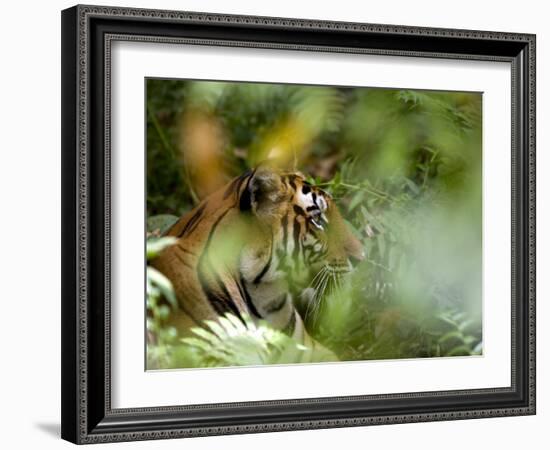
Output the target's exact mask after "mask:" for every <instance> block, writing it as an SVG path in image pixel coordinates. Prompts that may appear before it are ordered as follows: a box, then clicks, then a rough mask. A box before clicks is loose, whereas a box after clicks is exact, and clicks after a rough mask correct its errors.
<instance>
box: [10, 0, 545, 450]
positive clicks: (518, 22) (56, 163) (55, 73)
mask: <svg viewBox="0 0 550 450" xmlns="http://www.w3.org/2000/svg"><path fill="white" fill-rule="evenodd" d="M97 3H102V4H103V3H104V2H100V1H99V0H98V2H97ZM72 4H73V3H72V1H61V0H54V1H48V2H38V1H35V2H30V1H21V2H18V3H16V2H13V1H12V2H9V3H8V5H6V4H4V5H3V6H2V19H3V20H2V24H1V26H0V33H1V39H0V45H1V57H2V60H1V61H2V64H1V67H2V68H1V70H0V77H1V81H0V114H1V120H0V130H1V132H0V149H1V150H0V158H1V163H0V184H1V189H0V199H1V201H0V207H1V211H2V216H1V219H0V236H1V237H2V238H1V241H0V250H1V252H2V262H1V271H0V280H1V281H2V283H1V285H0V301H1V304H2V307H1V309H0V311H1V312H2V315H1V316H0V318H1V319H0V333H1V340H0V361H1V365H0V414H1V416H2V417H1V418H0V424H1V426H0V443H1V444H2V447H3V448H27V447H29V448H39V449H45V448H48V449H49V448H67V447H69V445H70V444H68V443H66V442H63V441H61V440H60V439H59V420H60V419H59V417H60V413H59V402H60V400H59V398H60V381H59V380H60V369H59V368H60V354H59V353H60V352H59V348H60V319H59V316H60V255H59V253H60V250H59V249H60V10H61V9H64V8H66V7H69V6H72ZM106 4H110V5H121V6H136V7H155V8H164V9H180V10H194V11H206V12H222V13H235V14H254V15H269V16H285V17H301V18H311V19H333V20H344V21H346V20H347V21H363V22H373V23H390V24H402V25H422V26H433V27H450V28H470V29H482V30H497V31H515V32H529V33H536V34H537V39H538V42H537V47H538V51H537V57H538V64H537V65H538V67H537V73H538V95H537V103H538V111H537V117H538V173H539V176H540V179H539V183H538V196H539V198H540V199H542V201H539V202H538V203H539V205H538V256H539V258H538V276H539V289H538V299H539V301H538V324H539V327H538V328H539V330H538V336H537V338H538V349H539V350H538V415H537V416H535V417H516V418H502V419H483V420H468V421H460V422H441V423H426V424H408V425H391V426H379V427H367V428H347V429H335V430H320V431H301V432H286V433H271V434H258V435H245V436H224V437H211V438H201V439H191V440H185V441H182V440H176V441H157V442H140V443H126V444H116V445H117V446H119V447H118V448H128V447H132V448H140V449H141V448H143V449H145V448H176V447H177V446H179V447H180V448H181V447H182V446H185V448H189V449H205V448H216V447H220V446H223V447H225V448H230V449H233V448H245V449H247V448H259V447H261V448H262V449H268V448H273V449H280V448H289V449H291V448H292V449H293V448H300V447H306V446H307V447H310V448H311V447H314V448H316V449H324V448H327V449H329V448H337V447H340V448H344V447H345V448H354V447H362V448H370V449H374V448H389V449H392V448H398V446H403V447H405V446H406V448H408V449H417V448H418V449H423V450H428V449H441V448H445V449H446V450H451V449H461V450H463V449H469V448H476V449H477V448H483V447H486V446H490V447H492V448H498V449H499V450H501V449H512V448H519V447H520V446H521V447H523V446H525V447H531V448H544V447H545V445H547V444H544V443H543V442H545V441H547V440H548V434H547V433H546V432H545V431H546V429H545V428H547V426H548V424H549V423H550V410H549V409H550V391H549V389H548V386H547V384H546V383H545V382H547V380H548V362H549V358H550V356H549V352H548V346H547V344H546V342H548V341H549V339H550V332H549V331H548V329H549V328H547V327H546V326H545V321H546V320H548V306H547V304H545V299H546V298H547V297H548V294H549V293H550V292H549V288H550V285H549V283H548V281H547V280H548V276H547V275H546V274H548V272H549V264H548V258H547V257H546V255H545V252H547V251H550V245H549V240H548V237H547V235H546V234H545V232H546V231H547V230H548V229H549V228H550V223H549V220H550V213H549V211H548V206H546V205H547V202H545V201H544V193H545V191H548V189H549V188H550V178H549V177H544V173H545V168H548V167H549V161H548V158H549V157H548V153H547V152H546V150H547V149H548V147H549V145H550V138H549V136H548V131H547V130H548V127H545V124H547V123H548V121H549V111H550V106H548V105H549V103H550V93H549V88H548V85H547V84H545V83H544V80H545V79H549V77H550V68H549V64H550V61H549V59H548V54H549V42H550V30H549V29H548V23H547V20H548V17H549V15H548V13H547V12H546V11H545V10H544V4H545V2H542V1H538V2H537V1H535V0H532V1H531V0H524V1H522V2H518V1H514V2H511V1H503V0H501V1H487V2H481V1H479V0H478V1H471V0H462V1H460V2H441V1H422V0H416V1H414V2H412V1H406V0H402V1H395V0H385V1H383V2H367V1H357V0H356V1H353V0H337V1H330V2H321V1H319V0H317V1H305V0H303V1H296V0H293V1H292V0H277V1H271V2H267V1H266V2H259V1H256V2H254V1H251V0H231V1H230V2H224V1H223V0H202V1H201V0H180V1H176V0H159V1H153V0H126V1H117V0H111V1H108V2H107V3H106ZM545 203H546V205H545ZM545 425H546V427H545ZM538 442H540V443H538ZM113 448H114V447H113Z"/></svg>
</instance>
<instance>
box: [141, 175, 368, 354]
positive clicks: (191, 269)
mask: <svg viewBox="0 0 550 450" xmlns="http://www.w3.org/2000/svg"><path fill="white" fill-rule="evenodd" d="M165 235H167V236H172V237H174V238H176V241H175V244H174V245H172V246H169V247H167V248H166V249H165V250H163V251H162V252H161V254H160V255H159V256H158V257H157V258H156V259H155V260H153V263H152V264H153V266H154V267H155V268H156V269H157V270H159V271H160V272H161V273H163V274H164V275H165V276H166V277H167V278H168V279H169V280H170V281H171V283H172V286H173V289H174V292H175V294H176V297H177V300H178V304H179V310H178V311H175V312H174V314H172V315H171V319H170V320H171V323H172V325H173V326H174V327H175V328H176V330H177V331H178V335H182V336H183V335H185V334H186V332H187V331H189V330H190V329H191V328H193V327H198V326H201V324H203V323H204V321H205V320H219V318H220V317H221V316H223V315H225V314H227V313H230V314H233V315H235V316H236V317H237V318H241V319H242V318H243V317H244V316H247V317H249V318H252V319H253V320H255V321H262V320H263V321H266V322H267V323H268V324H269V325H270V326H271V327H273V328H275V329H277V330H280V331H282V332H284V333H285V334H287V335H288V336H290V337H292V338H293V339H294V340H295V341H297V342H298V343H300V344H302V345H303V347H305V348H306V349H307V351H303V352H301V353H300V352H298V353H299V356H297V361H296V362H303V361H304V360H308V358H309V360H312V361H313V360H315V361H320V360H322V361H337V360H338V359H337V357H336V355H335V354H334V353H333V352H332V351H331V350H329V349H327V348H326V347H324V346H323V345H321V344H320V343H319V342H317V341H316V340H314V339H313V338H312V337H311V336H310V335H309V333H308V332H307V330H306V327H305V324H304V318H303V317H302V316H301V315H300V313H299V308H298V307H297V304H298V302H300V301H304V299H307V300H308V301H319V298H320V296H321V294H322V293H321V292H318V290H319V289H322V287H320V286H318V285H316V284H315V283H312V281H315V279H316V276H317V278H319V275H320V274H321V273H323V272H327V271H329V272H330V274H331V275H332V276H340V275H342V274H345V273H347V272H349V271H351V270H352V267H353V266H354V264H355V263H357V262H359V261H361V260H362V259H363V258H364V256H365V254H364V250H363V248H364V247H363V245H362V243H361V241H360V240H359V239H358V238H357V237H356V236H355V235H354V234H353V233H352V231H351V230H350V228H349V226H348V225H347V224H346V223H345V221H344V219H343V217H342V216H341V215H340V213H339V211H338V208H337V206H336V204H335V202H334V200H333V199H332V197H331V196H330V195H329V194H328V193H327V192H325V191H324V190H322V189H321V188H320V187H318V186H315V185H312V184H311V183H309V182H308V181H306V179H305V177H304V175H302V174H301V173H299V172H285V171H282V170H278V169H274V168H272V167H269V166H260V167H257V168H256V169H253V170H250V171H248V172H245V173H243V174H242V175H241V176H238V177H236V178H234V179H233V180H232V181H230V182H229V183H228V184H227V185H225V186H223V187H222V188H220V189H219V190H217V191H215V192H213V193H212V194H210V195H209V196H207V197H205V198H204V199H203V200H202V201H201V202H200V203H199V204H198V205H197V206H196V207H195V208H194V209H192V210H191V211H189V212H188V213H186V214H184V215H183V216H182V217H181V218H180V219H179V220H178V221H177V222H175V223H174V225H172V227H171V228H170V229H169V230H168V231H167V232H166V233H165ZM312 286H313V287H312Z"/></svg>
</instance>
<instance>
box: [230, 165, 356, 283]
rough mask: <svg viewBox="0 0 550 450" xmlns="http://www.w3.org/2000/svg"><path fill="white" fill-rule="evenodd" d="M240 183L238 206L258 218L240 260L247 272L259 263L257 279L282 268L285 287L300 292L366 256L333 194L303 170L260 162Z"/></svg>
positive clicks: (347, 269)
mask: <svg viewBox="0 0 550 450" xmlns="http://www.w3.org/2000/svg"><path fill="white" fill-rule="evenodd" d="M242 184H243V186H241V187H240V192H239V194H240V195H239V208H240V210H241V212H242V213H245V214H249V215H250V216H252V220H253V221H255V222H257V224H258V231H257V236H258V237H257V239H255V240H254V241H255V244H252V245H249V246H247V248H246V249H245V257H244V259H243V260H242V264H241V265H242V268H243V269H244V270H245V272H248V273H250V274H252V273H253V272H254V270H253V268H255V270H256V271H257V270H258V267H262V271H263V273H262V271H260V272H259V273H257V274H256V276H255V280H256V281H260V280H262V279H263V278H269V275H272V276H274V275H275V274H276V273H277V272H278V273H281V272H282V273H284V274H285V275H286V278H287V280H288V287H289V288H290V289H291V290H296V291H300V290H303V289H304V288H306V287H307V286H308V285H310V286H311V285H312V284H311V283H312V280H314V279H315V278H316V277H317V279H320V278H322V277H320V274H321V273H323V274H325V273H326V274H329V275H332V276H333V277H337V276H339V275H341V274H343V273H346V272H349V271H350V270H351V269H352V267H353V265H354V264H355V263H356V262H358V261H360V260H362V259H363V258H364V250H363V245H362V244H361V242H360V241H359V240H358V239H357V238H356V237H355V236H354V235H353V233H352V232H351V230H350V229H349V227H348V225H347V224H346V223H345V221H344V219H343V218H342V216H341V214H340V212H339V211H338V207H337V206H336V204H335V202H334V201H333V199H332V197H331V196H330V195H329V194H328V193H327V192H325V191H323V190H322V189H320V188H319V187H317V186H313V185H311V184H310V183H308V182H307V181H306V179H305V178H304V176H303V175H302V174H300V173H294V172H281V171H278V170H275V169H272V168H265V167H260V168H258V169H256V171H254V172H253V173H251V174H250V175H248V178H247V179H246V182H244V181H243V182H242ZM266 242H270V243H271V245H270V246H266V245H265V244H266ZM270 267H271V269H269V268H270ZM273 267H274V268H275V269H273ZM269 271H271V273H268V272H269ZM313 286H314V287H315V285H313Z"/></svg>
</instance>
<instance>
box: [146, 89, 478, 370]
mask: <svg viewBox="0 0 550 450" xmlns="http://www.w3.org/2000/svg"><path fill="white" fill-rule="evenodd" d="M147 92H148V95H147V106H148V116H147V117H148V120H147V149H148V151H147V164H148V165H147V212H148V217H149V220H148V231H149V232H151V233H153V235H162V233H163V232H164V231H166V230H167V229H168V228H169V227H170V226H171V225H172V224H173V223H174V221H175V220H176V218H177V217H178V216H180V215H181V214H182V213H184V212H186V211H188V210H190V209H191V208H192V207H193V206H195V205H196V203H197V201H198V198H197V195H196V193H195V192H194V189H193V179H192V175H193V174H191V173H190V172H189V170H188V168H187V167H186V166H185V165H184V164H183V163H182V159H181V154H182V153H185V152H186V151H188V150H189V149H188V148H186V147H185V144H182V141H181V139H180V138H181V133H182V128H181V118H182V117H184V116H185V114H187V113H189V112H190V111H194V112H196V111H199V112H200V113H201V114H204V115H206V117H208V118H209V119H211V120H215V122H216V124H218V126H219V128H220V129H221V130H222V133H221V138H220V139H219V147H218V148H217V149H216V152H217V153H216V154H217V160H218V161H219V165H220V167H221V168H222V171H223V175H222V176H220V180H219V181H220V183H221V184H223V183H225V182H226V181H227V180H228V179H230V178H232V177H234V176H237V175H240V174H241V173H243V172H244V171H246V170H248V169H249V168H251V167H254V166H255V165H256V164H257V163H258V162H260V161H262V160H265V159H266V158H267V157H269V156H272V152H273V150H274V149H276V150H279V151H280V152H282V153H283V155H284V156H285V155H286V156H287V160H286V163H287V165H288V166H290V168H292V169H297V170H300V171H302V172H303V173H304V174H306V175H307V176H308V177H309V179H310V181H311V182H312V183H314V184H317V185H319V186H321V187H322V188H323V189H325V190H326V191H327V192H329V193H330V194H331V195H332V196H333V198H334V199H335V201H336V202H337V205H338V207H339V209H340V211H341V212H342V214H343V216H344V218H345V220H346V222H347V223H348V225H349V226H350V228H351V229H352V231H353V232H354V234H355V235H356V236H357V237H358V238H359V239H360V240H361V241H362V243H363V245H364V247H365V251H366V254H367V258H366V260H365V261H363V262H362V263H361V264H360V265H359V266H358V267H357V268H356V270H355V271H354V272H353V274H351V276H349V277H347V279H346V280H344V281H343V282H342V283H341V284H340V285H339V286H337V288H335V289H332V290H331V292H330V293H329V295H327V296H325V298H323V299H322V300H321V303H320V304H319V305H317V306H316V308H315V313H314V314H309V315H308V316H307V320H306V322H307V326H308V330H309V331H310V333H311V334H312V335H313V336H314V337H315V338H316V339H317V340H319V341H320V342H321V343H322V344H323V345H325V346H326V347H328V348H330V349H331V350H333V351H334V352H335V353H336V354H337V355H338V357H339V358H340V359H342V360H365V359H384V358H417V357H433V356H457V355H470V354H481V353H482V347H483V342H482V333H481V273H482V258H481V248H482V227H481V223H482V222H481V220H482V219H481V214H482V207H481V198H482V196H481V175H482V174H481V167H482V166H481V157H482V148H481V142H482V140H481V95H480V94H476V93H467V92H431V91H413V90H404V89H374V88H360V89H350V88H339V87H318V86H296V85H283V84H262V83H218V82H216V83H213V82H194V81H172V80H148V82H147ZM285 152H286V153H285ZM205 170H206V169H205ZM153 277H154V275H153ZM160 285H162V283H160ZM153 286H154V287H156V288H157V289H158V290H160V289H161V288H160V287H159V285H157V284H154V283H153ZM164 295H166V294H165V293H164V294H163V293H161V294H160V298H163V299H164ZM148 301H149V300H148ZM155 302H157V303H158V301H157V300H154V301H153V302H152V303H155ZM169 302H170V300H169V299H168V298H165V299H164V300H162V304H166V305H169ZM157 303H155V304H157ZM156 307H157V306H156ZM158 308H160V306H158V307H157V309H158ZM306 309H307V307H306ZM163 311H164V312H162V313H160V312H158V311H157V312H156V313H155V314H156V316H155V317H158V320H157V319H155V320H157V322H155V323H156V325H155V326H156V327H157V328H155V330H154V333H152V334H154V339H156V341H155V342H156V343H158V342H160V341H162V342H164V344H163V345H164V347H163V348H164V350H162V351H160V350H159V351H160V353H161V356H160V357H157V356H156V355H155V358H157V359H156V360H155V361H156V362H155V363H154V364H153V365H152V366H151V367H198V366H210V365H216V364H219V365H229V363H230V362H231V365H235V364H241V363H243V364H261V363H271V362H274V361H275V359H276V358H277V354H278V353H279V351H280V350H276V349H277V348H278V347H277V346H276V345H275V344H273V343H272V342H271V337H273V336H274V335H273V334H269V333H272V332H273V330H271V331H270V332H269V333H268V334H269V336H268V334H262V333H263V332H262V333H260V332H258V331H256V332H255V333H254V332H252V331H251V330H250V329H249V327H248V325H243V326H242V327H240V328H238V330H239V333H237V335H238V336H239V338H238V339H237V338H236V339H226V338H227V336H229V335H231V334H230V333H236V331H235V330H237V328H235V327H236V325H235V323H234V321H232V320H231V319H229V318H227V320H228V321H229V322H227V323H226V324H231V326H232V327H233V328H231V327H229V328H228V329H224V330H223V331H224V334H223V335H222V336H224V339H222V338H221V337H220V335H218V334H217V333H216V332H215V331H214V330H212V328H211V327H209V326H206V330H207V331H205V332H206V333H211V334H212V333H213V335H209V337H208V338H206V336H199V335H197V333H196V332H195V335H196V336H195V337H194V340H192V341H185V342H176V341H174V340H170V339H171V338H170V336H163V337H162V338H160V337H159V336H158V335H157V334H158V332H159V330H169V327H166V326H165V325H163V324H164V322H163V320H164V319H162V317H164V316H162V314H164V313H165V312H166V310H165V309H163ZM169 311H170V309H169V306H168V313H169ZM161 316H162V317H161ZM239 323H240V322H239ZM256 326H257V327H258V328H259V329H263V328H262V326H264V325H262V326H260V325H256ZM203 331H204V330H203ZM203 331H201V332H199V334H200V333H203ZM218 331H220V330H218ZM170 333H171V332H168V335H170ZM266 333H267V332H266ZM266 336H268V337H266ZM254 339H257V340H258V342H256V341H255V340H254ZM199 342H200V345H199ZM268 342H270V344H268ZM191 343H193V345H191ZM225 344H227V345H228V346H233V345H234V347H232V348H231V350H229V349H226V350H227V355H231V356H227V359H225V360H224V359H223V358H224V357H226V356H225V355H226V353H224V352H223V351H222V350H221V349H222V348H224V345H225ZM241 345H242V348H241ZM214 347H216V348H218V350H215V349H214ZM149 348H152V349H153V350H152V353H153V354H154V352H156V351H157V350H158V348H159V346H157V344H155V345H151V346H149ZM260 349H262V350H260ZM266 349H269V351H267V350H266ZM162 352H164V353H162ZM220 352H221V353H220ZM266 352H267V353H266ZM148 355H149V352H148ZM167 355H168V356H167ZM207 355H211V356H210V357H211V358H212V359H211V360H209V359H208V357H207ZM214 355H217V356H214ZM161 358H164V359H163V360H162V361H161ZM216 358H218V359H216ZM260 361H261V362H260ZM178 364H179V365H178Z"/></svg>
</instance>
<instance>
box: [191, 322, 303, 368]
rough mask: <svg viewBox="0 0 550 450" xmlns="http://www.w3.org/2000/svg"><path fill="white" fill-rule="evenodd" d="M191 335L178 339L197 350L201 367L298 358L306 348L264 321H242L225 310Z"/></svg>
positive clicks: (243, 364) (281, 361)
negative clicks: (219, 316)
mask: <svg viewBox="0 0 550 450" xmlns="http://www.w3.org/2000/svg"><path fill="white" fill-rule="evenodd" d="M191 332H192V333H193V334H194V336H193V337H187V338H183V339H182V340H181V342H182V343H183V344H185V345H188V346H190V347H191V348H192V349H193V350H194V351H196V352H197V356H198V358H199V360H200V365H201V366H202V367H226V366H257V365H264V364H285V363H292V362H296V361H299V357H300V353H302V352H304V351H305V350H307V348H306V347H304V346H302V345H299V344H298V343H296V342H295V341H294V340H293V339H291V338H290V337H288V336H287V335H286V334H284V333H282V332H280V331H278V330H274V329H273V328H271V327H270V326H269V325H268V324H267V323H259V324H255V323H254V322H253V321H252V320H251V319H250V318H249V317H244V323H243V322H241V320H239V319H238V318H237V317H236V316H234V315H232V314H229V313H228V314H226V315H225V316H224V317H221V318H220V321H219V322H213V321H209V320H207V321H205V328H199V327H196V328H192V329H191Z"/></svg>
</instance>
